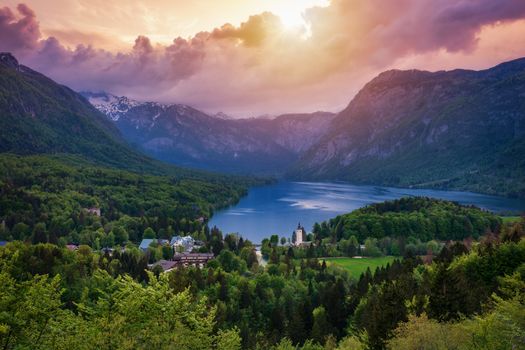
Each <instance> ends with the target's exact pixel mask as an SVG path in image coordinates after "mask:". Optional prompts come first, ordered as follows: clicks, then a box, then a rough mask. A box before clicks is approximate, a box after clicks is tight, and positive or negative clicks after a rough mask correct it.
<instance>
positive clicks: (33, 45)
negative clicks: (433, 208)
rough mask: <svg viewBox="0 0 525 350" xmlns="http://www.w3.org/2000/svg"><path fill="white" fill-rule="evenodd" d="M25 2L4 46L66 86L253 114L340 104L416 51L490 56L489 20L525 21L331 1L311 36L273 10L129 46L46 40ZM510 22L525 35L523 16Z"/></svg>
mask: <svg viewBox="0 0 525 350" xmlns="http://www.w3.org/2000/svg"><path fill="white" fill-rule="evenodd" d="M17 10H18V14H15V13H13V11H11V10H10V9H9V8H7V7H6V8H3V9H0V50H2V51H13V52H14V53H15V54H16V55H18V56H19V58H20V60H21V61H22V62H23V63H24V64H27V65H29V66H32V67H33V68H35V69H37V70H40V71H42V72H43V73H45V74H48V75H50V76H51V77H52V78H54V79H56V80H58V81H59V82H61V83H65V84H67V85H70V86H71V87H73V88H75V89H77V90H85V89H90V90H107V91H110V92H114V93H118V94H125V95H129V96H132V97H135V98H139V99H153V100H162V101H165V102H168V101H172V102H180V103H189V104H192V105H194V106H196V107H198V108H203V109H205V110H209V111H218V110H223V111H226V112H230V113H233V114H235V113H237V114H243V115H246V114H258V113H260V114H262V113H280V112H285V111H290V110H304V111H309V110H312V109H321V108H323V109H324V108H329V109H330V106H333V107H332V109H337V108H339V107H341V106H342V105H344V104H345V103H347V102H348V100H349V99H350V98H351V95H352V94H353V93H355V92H356V91H357V90H358V89H359V88H360V87H361V86H362V84H363V83H364V82H366V80H368V79H370V78H371V77H372V76H373V75H375V74H377V73H379V72H380V71H382V70H385V69H388V68H392V67H393V65H395V64H399V63H400V62H402V61H403V60H405V61H406V62H410V61H411V57H414V56H417V57H425V59H426V60H428V61H432V65H431V67H432V68H439V67H440V62H441V64H442V65H445V66H446V67H449V66H450V61H451V59H452V58H454V57H460V56H461V57H471V56H476V55H477V56H476V60H465V62H470V61H472V62H473V61H476V62H483V61H484V60H485V61H487V62H488V61H489V58H488V55H487V52H489V50H490V48H486V47H484V46H483V45H481V46H483V47H484V49H483V50H482V51H480V50H479V48H480V42H483V40H484V36H486V33H485V32H486V28H494V30H493V31H492V34H491V35H492V36H491V39H490V40H491V41H490V42H491V43H492V44H493V45H495V44H494V43H496V42H498V41H497V40H495V39H494V38H495V37H496V38H497V37H498V35H500V36H503V35H507V36H508V34H509V33H508V30H501V31H498V28H507V27H509V26H511V25H512V24H514V23H521V22H519V20H521V19H524V18H525V1H522V0H500V1H492V0H459V1H457V0H442V1H431V0H400V1H395V2H393V1H383V0H362V1H358V0H332V2H331V4H330V6H328V7H318V8H312V9H309V10H308V11H307V12H306V14H305V20H306V21H307V23H308V24H309V26H310V28H309V31H310V36H309V37H307V38H302V39H301V38H300V36H301V35H302V34H304V33H303V32H300V31H298V32H293V31H286V30H285V29H284V27H283V26H282V25H281V23H280V20H279V18H278V17H277V16H275V15H273V14H271V13H267V12H266V13H262V14H259V15H254V16H251V17H250V18H248V20H247V21H246V22H244V23H242V24H240V25H239V26H233V25H231V24H225V25H223V26H221V27H219V28H216V29H214V30H212V31H210V32H200V33H197V34H195V35H194V36H193V37H191V38H180V37H179V38H175V39H174V40H173V41H172V43H171V44H169V45H159V44H154V43H152V42H151V40H150V38H148V37H146V36H143V35H141V36H138V37H137V39H136V40H135V42H134V44H133V46H132V47H130V48H129V49H128V50H122V51H120V52H110V51H108V50H102V49H99V48H96V47H94V46H92V45H86V44H79V45H77V46H76V47H72V48H71V47H69V46H66V45H65V44H63V43H61V42H59V40H57V39H56V38H54V37H47V38H45V37H42V35H41V32H40V29H39V25H38V22H37V20H36V17H35V14H34V13H33V11H32V10H31V9H30V8H29V7H28V6H26V5H23V4H21V5H19V6H18V7H17ZM517 21H518V22H517ZM512 31H513V32H517V33H522V34H523V35H525V28H523V25H522V26H512ZM498 33H500V34H498ZM501 42H504V38H503V37H501ZM501 45H504V44H501ZM508 45H509V46H508V52H509V53H512V55H516V53H517V52H518V53H519V52H521V53H522V54H523V55H525V47H523V48H522V50H516V48H515V47H514V48H513V49H512V50H511V49H510V45H511V43H509V44H508ZM512 45H514V46H515V44H512ZM498 50H505V46H498ZM509 58H513V57H509ZM414 62H415V61H414ZM417 62H418V65H419V66H421V64H420V63H421V61H417ZM456 64H457V66H461V62H458V63H456ZM423 66H424V64H423ZM406 68H407V67H406Z"/></svg>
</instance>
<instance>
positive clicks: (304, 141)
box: [82, 92, 335, 175]
mask: <svg viewBox="0 0 525 350" xmlns="http://www.w3.org/2000/svg"><path fill="white" fill-rule="evenodd" d="M82 94H83V95H84V96H85V97H86V98H87V99H88V100H89V101H90V102H91V103H92V104H93V105H94V106H95V107H96V108H97V109H98V110H99V111H101V112H103V113H104V114H106V116H107V117H108V118H109V119H110V120H112V121H113V122H114V124H115V125H116V126H117V127H118V129H119V130H120V131H121V133H122V135H123V136H124V137H125V138H126V139H127V140H128V141H129V142H130V143H131V144H132V145H134V146H135V147H136V148H138V149H140V150H141V151H143V152H144V153H146V154H148V155H150V156H153V157H155V158H157V159H160V160H163V161H166V162H170V163H175V164H178V165H183V166H188V167H193V168H201V169H208V170H215V171H221V172H228V173H250V174H273V175H275V174H282V173H284V171H285V170H286V169H288V167H290V166H291V165H292V164H293V163H294V162H295V161H296V160H297V159H299V157H300V156H301V155H302V154H303V153H304V152H305V151H307V150H308V149H310V147H311V146H312V145H313V144H315V143H316V142H318V141H319V140H320V138H321V137H322V136H323V135H324V134H325V132H326V131H327V129H328V126H329V125H330V122H331V120H332V119H333V117H334V116H335V115H334V114H333V113H328V112H316V113H311V114H286V115H281V116H279V117H277V118H272V119H268V118H249V119H231V118H227V117H225V116H224V115H222V114H221V115H215V116H211V115H208V114H206V113H204V112H202V111H199V110H197V109H195V108H192V107H190V106H187V105H183V104H160V103H155V102H138V101H135V100H133V99H129V98H127V97H125V96H114V95H112V94H109V93H105V92H100V93H91V92H83V93H82Z"/></svg>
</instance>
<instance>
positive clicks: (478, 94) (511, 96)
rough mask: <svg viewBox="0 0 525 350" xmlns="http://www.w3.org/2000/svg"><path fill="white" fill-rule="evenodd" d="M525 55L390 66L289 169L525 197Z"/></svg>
mask: <svg viewBox="0 0 525 350" xmlns="http://www.w3.org/2000/svg"><path fill="white" fill-rule="evenodd" d="M524 93H525V59H524V58H520V59H516V60H514V61H510V62H505V63H502V64H500V65H498V66H496V67H493V68H490V69H487V70H482V71H471V70H461V69H456V70H452V71H438V72H427V71H418V70H407V71H400V70H391V71H386V72H383V73H381V74H379V75H378V76H377V77H376V78H374V79H372V80H371V81H370V82H369V83H367V84H366V85H365V86H364V87H363V88H362V89H361V91H360V92H359V93H358V94H357V95H356V96H355V97H354V98H353V100H352V101H351V102H350V104H349V105H348V107H347V108H345V109H344V110H343V111H341V112H340V113H339V114H338V115H337V117H336V118H335V119H334V120H333V121H332V125H331V128H330V129H329V130H328V132H327V133H326V134H325V135H324V137H323V138H322V139H321V141H320V142H319V143H317V144H316V145H314V146H313V147H312V148H310V150H309V151H308V152H306V153H305V154H304V155H303V157H302V158H301V159H300V160H299V161H298V162H297V164H296V165H295V166H294V168H293V169H292V170H291V171H290V175H291V176H292V177H294V178H300V179H323V180H327V179H337V180H345V181H351V182H354V183H366V184H383V185H391V186H398V187H408V186H411V187H421V188H429V187H434V188H444V189H459V190H469V191H474V192H484V193H490V194H500V195H506V196H512V197H521V198H523V197H525V187H524V186H525V185H524V184H525V156H524V155H525V141H524V140H525V127H524V125H525V114H524V112H523V111H524V110H525V98H523V96H524Z"/></svg>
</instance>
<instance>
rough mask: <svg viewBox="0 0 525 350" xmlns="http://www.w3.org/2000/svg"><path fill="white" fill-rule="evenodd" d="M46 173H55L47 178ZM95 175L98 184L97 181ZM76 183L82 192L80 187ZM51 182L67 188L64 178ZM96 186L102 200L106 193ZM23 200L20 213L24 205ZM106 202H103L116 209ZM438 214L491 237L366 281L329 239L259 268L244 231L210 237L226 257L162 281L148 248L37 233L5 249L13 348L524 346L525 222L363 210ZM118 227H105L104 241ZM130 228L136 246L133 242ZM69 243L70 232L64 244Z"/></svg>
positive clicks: (282, 248)
mask: <svg viewBox="0 0 525 350" xmlns="http://www.w3.org/2000/svg"><path fill="white" fill-rule="evenodd" d="M46 164H47V163H46ZM37 169H38V168H37ZM12 171H15V170H12ZM94 171H96V170H94ZM35 174H40V175H38V176H36V178H38V177H41V176H42V173H41V172H38V171H37V172H35ZM82 174H83V176H88V175H89V171H88V172H82ZM97 174H99V176H98V177H97V178H99V179H100V178H101V176H100V173H97ZM102 174H104V176H103V178H104V179H105V180H102V181H103V182H104V183H105V182H106V181H109V180H108V178H107V177H108V176H109V175H108V174H105V173H102ZM27 176H29V175H27ZM77 176H80V175H79V174H78V175H77ZM128 176H130V175H128ZM124 177H125V176H124ZM74 178H75V175H74V174H71V179H74ZM87 178H88V179H89V176H88V177H87ZM109 178H111V177H109ZM155 179H156V178H155ZM156 180H157V181H160V179H156ZM92 181H93V182H96V181H95V180H92ZM145 181H152V184H153V187H155V185H154V184H155V183H156V182H155V181H153V179H149V180H147V179H146V180H145ZM86 183H88V184H89V183H90V182H89V181H88V182H86ZM43 184H44V183H41V184H40V186H42V185H43ZM64 184H66V185H67V186H71V188H73V189H74V188H75V182H74V181H73V180H70V181H68V182H64ZM46 186H53V185H52V181H51V182H50V183H46ZM93 186H94V188H93V191H95V192H96V191H98V190H99V187H97V186H95V185H93ZM106 186H109V185H108V184H107V183H106ZM158 186H162V182H161V181H160V184H158ZM181 186H183V185H181ZM48 188H51V187H48ZM108 188H112V187H108ZM183 188H184V187H181V188H179V190H181V191H182V189H183ZM34 189H35V190H36V189H37V186H35V188H34ZM115 189H118V186H117V187H115ZM116 193H118V191H116ZM19 198H25V197H19ZM97 198H98V197H97ZM131 198H133V197H131ZM28 202H31V201H28ZM22 203H24V201H20V203H19V204H18V207H19V208H22V209H23V208H24V205H22ZM105 203H107V202H104V203H100V204H101V207H102V208H105V206H104V205H107V204H105ZM116 203H118V201H117V202H116ZM88 204H91V203H88ZM119 205H120V204H119ZM119 205H116V206H115V208H121V207H120V206H119ZM437 207H439V208H441V209H440V210H441V211H442V214H443V216H444V217H449V218H452V219H451V220H454V219H453V218H454V215H455V214H458V213H461V215H467V216H468V214H469V213H470V214H472V215H473V217H475V215H474V213H478V215H480V217H482V218H485V219H486V221H485V225H486V226H485V227H484V235H482V236H480V237H478V240H473V239H467V240H450V241H449V242H448V243H446V244H445V243H443V244H442V246H440V249H439V250H438V251H436V252H435V254H433V255H434V256H433V259H432V262H431V263H429V262H428V261H427V262H426V263H424V262H423V260H422V259H421V257H420V256H418V255H415V254H413V252H412V251H411V250H410V249H406V250H405V254H404V256H400V257H399V259H398V260H395V261H394V262H393V263H392V264H389V265H387V266H384V267H382V268H379V269H377V270H376V271H370V270H367V271H366V272H365V273H364V274H362V275H361V276H360V277H359V278H356V277H353V276H350V275H349V274H348V272H347V271H346V270H344V269H341V268H338V267H337V266H333V265H328V266H327V264H326V263H325V262H324V261H323V260H322V259H320V258H319V257H317V256H316V255H312V253H316V252H318V251H317V249H318V248H317V247H316V246H318V245H323V244H324V245H326V244H327V243H326V242H325V243H323V239H321V240H320V241H315V240H314V241H313V243H312V244H311V246H313V247H314V248H313V249H312V248H310V247H308V246H307V247H303V248H301V247H295V248H292V247H291V246H289V245H287V244H284V245H283V244H282V243H283V242H279V239H278V238H276V237H272V238H271V239H268V240H265V244H264V247H263V248H264V249H268V252H267V255H268V260H267V262H264V261H261V260H259V259H258V258H257V255H256V252H255V249H254V248H255V247H254V245H253V244H252V243H251V242H249V241H247V240H244V239H242V238H241V237H239V236H237V235H232V234H228V235H225V236H223V234H222V232H220V230H218V229H217V228H212V229H211V230H209V229H208V228H207V227H201V228H200V230H201V231H202V232H203V233H204V234H203V235H202V237H203V238H202V239H203V240H204V241H205V247H204V249H207V250H208V251H212V252H213V253H214V254H215V259H213V260H212V261H210V262H209V263H208V264H207V266H206V267H204V268H200V269H199V268H195V267H186V268H184V267H179V268H176V269H174V270H172V271H170V272H162V269H161V268H159V267H158V266H157V267H155V268H153V269H151V267H150V266H151V265H148V261H149V260H150V257H149V256H148V255H149V254H151V250H147V251H146V252H142V251H140V250H139V249H137V248H136V247H134V246H133V245H129V244H128V245H127V246H126V248H125V249H122V250H114V251H113V252H112V253H110V252H102V251H100V250H97V248H96V244H95V245H94V246H92V247H90V246H88V245H80V246H79V248H78V249H77V250H75V251H71V250H69V249H67V248H62V247H60V246H59V245H56V244H50V243H37V242H34V243H36V244H32V243H31V242H32V237H34V236H35V232H32V233H31V235H32V236H31V235H30V236H28V237H29V238H26V240H25V242H22V241H14V242H12V243H8V244H7V245H5V246H3V247H0V271H1V272H0V279H1V280H2V281H1V283H2V285H3V286H4V287H3V288H2V289H1V291H0V346H2V348H4V349H19V348H31V347H32V346H34V344H40V345H39V346H40V348H43V349H48V348H49V349H70V348H78V349H94V348H97V349H135V348H160V349H172V348H175V347H180V348H183V349H283V350H284V349H385V348H389V349H436V348H440V349H441V348H442V349H495V348H501V349H509V348H522V347H523V346H525V339H524V338H523V334H525V333H524V332H525V324H524V323H523V320H524V319H525V317H524V316H525V299H524V298H523V296H524V295H525V238H524V235H525V219H522V220H520V221H517V222H510V223H502V222H501V221H500V220H499V219H498V218H497V217H495V216H494V215H492V214H490V213H485V212H482V211H480V210H478V209H475V208H465V207H459V206H457V205H455V204H453V203H448V202H442V201H434V200H429V199H419V198H413V199H408V200H405V199H403V200H399V201H397V202H387V203H383V204H379V205H374V206H371V207H368V208H364V209H362V210H358V211H357V213H359V215H365V214H367V213H368V214H376V215H380V214H387V213H397V214H398V215H399V216H400V217H403V216H407V217H410V216H412V215H413V213H414V212H420V213H422V214H421V215H423V218H425V216H426V215H434V214H435V212H436V210H437ZM2 208H5V207H2ZM108 208H109V207H108ZM148 208H149V207H148V206H147V205H144V208H143V210H144V214H145V215H144V217H143V218H142V219H141V220H146V221H147V222H149V221H148V220H151V221H152V222H156V219H154V218H155V216H153V213H154V212H153V211H149V210H148ZM425 208H426V209H425ZM3 210H4V209H3ZM121 210H122V209H118V211H119V212H120V211H121ZM20 212H21V213H24V212H25V211H24V210H21V211H20ZM25 213H26V215H28V217H29V218H32V213H37V214H38V216H37V217H38V218H41V217H42V214H41V213H40V212H38V211H37V212H25ZM128 214H129V213H128ZM354 215H355V213H354ZM349 216H352V214H349ZM358 217H361V216H358ZM92 219H94V221H95V222H98V220H103V218H99V219H97V218H92ZM357 220H358V221H359V219H357ZM361 220H363V221H362V222H361V223H360V224H362V225H366V220H368V218H367V216H366V215H365V216H362V217H361ZM36 221H37V220H35V222H36ZM333 221H334V222H333V223H335V221H336V220H335V219H334V220H333ZM50 222H52V221H50ZM43 223H44V222H42V224H43ZM46 223H47V222H46ZM109 223H110V224H111V222H109ZM100 224H102V223H100ZM107 224H108V223H106V225H107ZM114 224H115V223H114ZM172 224H174V222H173V223H172ZM106 225H102V226H101V229H102V230H101V232H100V233H101V234H102V232H105V231H106V229H104V227H105V226H106ZM491 225H493V226H492V227H493V228H491ZM319 226H321V227H322V226H323V225H322V224H320V225H319ZM336 226H337V225H336ZM5 227H6V228H5V229H4V230H5V231H6V232H8V235H13V231H15V232H16V230H14V229H13V228H12V227H10V226H9V225H8V224H7V223H6V225H5ZM88 227H90V226H88ZM152 227H155V226H154V225H151V226H147V227H146V226H143V227H135V230H137V231H135V232H140V233H139V234H138V235H137V236H140V235H141V234H144V231H146V230H148V229H152ZM178 227H179V229H182V228H180V226H178ZM123 228H124V231H125V232H126V234H127V236H128V237H127V239H128V240H129V237H131V236H132V235H133V233H131V232H128V231H126V230H127V228H126V227H123ZM155 228H156V227H155ZM90 229H92V228H89V229H87V230H90ZM191 229H194V228H191ZM195 229H198V228H195ZM158 231H160V229H158V230H157V231H155V233H157V232H158ZM190 231H191V230H190ZM46 232H47V231H46ZM81 232H82V231H81ZM109 232H112V231H109ZM473 232H474V231H473ZM412 234H413V235H415V237H417V235H418V233H417V232H412ZM49 235H50V232H47V237H49ZM329 236H330V235H328V238H329ZM11 237H12V236H11ZM64 237H66V238H69V237H70V236H69V235H65V236H60V238H64ZM60 238H59V239H60ZM419 238H420V237H419ZM342 240H344V238H343V239H342ZM118 244H121V243H117V242H116V241H115V245H118ZM308 252H311V253H308ZM148 270H149V271H148Z"/></svg>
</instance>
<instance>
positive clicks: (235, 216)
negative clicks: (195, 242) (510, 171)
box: [209, 182, 525, 243]
mask: <svg viewBox="0 0 525 350" xmlns="http://www.w3.org/2000/svg"><path fill="white" fill-rule="evenodd" d="M406 196H426V197H434V198H440V199H446V200H451V201H456V202H459V203H461V204H473V205H476V206H478V207H480V208H483V209H487V210H490V211H494V212H498V213H499V212H515V213H519V212H525V200H518V199H509V198H503V197H495V196H488V195H483V194H477V193H469V192H456V191H436V190H420V189H402V188H390V187H380V186H356V185H350V184H345V183H327V182H280V183H277V184H274V185H269V186H262V187H254V188H252V189H250V191H249V193H248V195H247V196H246V197H244V198H242V199H241V201H240V202H239V203H238V204H237V205H235V206H232V207H230V208H227V209H224V210H222V211H219V212H217V213H215V215H214V216H213V217H212V219H211V220H210V223H209V225H210V227H213V226H217V227H218V228H220V229H221V230H222V231H223V233H239V234H240V235H241V236H243V237H245V238H248V239H250V240H251V241H252V242H255V243H259V242H260V241H261V240H262V239H263V238H267V237H269V236H270V235H272V234H278V235H279V236H286V237H291V234H292V231H293V230H294V229H295V228H296V227H297V223H298V222H300V223H301V225H303V226H304V227H305V229H306V230H307V231H311V229H312V226H313V224H314V223H315V222H321V221H324V220H327V219H330V218H333V217H335V216H337V215H339V214H344V213H348V212H350V211H352V210H355V209H358V208H361V207H363V206H365V205H367V204H370V203H375V202H382V201H385V200H391V199H396V198H400V197H406Z"/></svg>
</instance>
